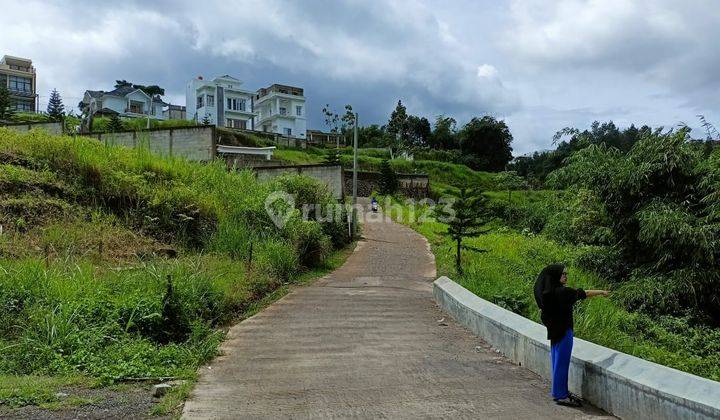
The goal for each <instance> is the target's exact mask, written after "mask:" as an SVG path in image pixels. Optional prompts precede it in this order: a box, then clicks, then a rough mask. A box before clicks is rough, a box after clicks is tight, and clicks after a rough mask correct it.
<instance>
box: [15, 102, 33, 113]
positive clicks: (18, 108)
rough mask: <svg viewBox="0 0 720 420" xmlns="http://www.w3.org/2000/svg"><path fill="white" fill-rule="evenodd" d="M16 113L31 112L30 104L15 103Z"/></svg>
mask: <svg viewBox="0 0 720 420" xmlns="http://www.w3.org/2000/svg"><path fill="white" fill-rule="evenodd" d="M15 110H16V111H32V104H31V103H30V102H23V101H17V102H15Z"/></svg>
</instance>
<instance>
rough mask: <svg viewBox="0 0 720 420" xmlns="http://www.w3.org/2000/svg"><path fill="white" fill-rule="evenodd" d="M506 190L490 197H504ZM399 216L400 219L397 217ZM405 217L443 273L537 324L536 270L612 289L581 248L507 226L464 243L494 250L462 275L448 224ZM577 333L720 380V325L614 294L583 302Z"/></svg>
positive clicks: (471, 256)
mask: <svg viewBox="0 0 720 420" xmlns="http://www.w3.org/2000/svg"><path fill="white" fill-rule="evenodd" d="M505 194H506V193H502V192H498V193H496V194H490V195H491V196H492V195H496V196H497V197H504V198H505V199H506V198H507V196H506V195H505ZM423 211H425V210H423ZM406 212H407V209H406ZM425 214H426V215H427V213H425ZM394 217H395V218H396V219H398V220H399V218H398V217H397V215H396V216H394ZM408 220H409V217H408V216H407V213H406V214H405V217H404V220H401V221H403V222H405V223H406V224H409V225H410V226H411V227H413V228H414V229H415V230H417V231H418V232H420V233H421V234H423V235H424V236H425V237H427V238H428V240H429V241H430V243H431V244H432V248H433V252H434V253H435V256H436V261H437V266H438V273H439V274H440V275H447V276H449V277H451V278H453V279H454V280H455V281H458V282H459V283H460V284H461V285H463V286H464V287H466V288H467V289H468V290H470V291H472V292H473V293H475V294H477V295H478V296H480V297H482V298H484V299H487V300H489V301H492V302H494V303H496V304H499V305H501V306H503V307H505V308H507V309H510V310H512V311H514V312H517V313H519V314H521V315H523V316H526V317H528V318H530V319H533V320H534V321H536V322H539V314H538V310H537V307H536V305H535V303H534V300H533V297H532V296H533V295H532V287H533V284H534V281H535V278H536V276H537V273H539V272H540V270H541V269H542V268H543V267H544V266H545V265H547V264H550V263H554V262H565V263H568V264H569V278H570V284H571V286H574V287H582V288H604V287H610V286H609V285H608V284H606V283H605V282H604V281H603V280H602V279H600V278H598V277H597V276H596V275H594V274H591V273H588V272H585V271H583V270H581V269H579V268H577V267H575V266H574V265H573V264H572V261H573V260H574V259H575V257H576V255H577V253H578V252H579V249H578V248H577V247H571V246H562V245H559V244H557V243H555V242H553V241H551V240H549V239H546V238H545V237H543V236H534V235H521V234H519V233H516V232H514V231H511V230H510V229H507V228H497V229H495V230H494V231H493V232H491V233H490V234H487V235H483V236H481V237H478V238H473V239H470V240H468V241H467V244H469V245H471V246H473V247H476V248H480V249H486V250H489V252H487V253H474V252H472V251H466V252H464V253H463V258H464V261H465V264H464V265H463V267H464V270H465V273H464V274H463V275H461V276H460V275H458V274H457V273H456V272H455V268H454V254H453V252H454V251H453V249H454V248H453V247H452V245H451V244H450V243H449V242H448V239H447V237H445V236H443V235H441V234H440V232H443V231H445V230H446V228H447V226H446V225H444V224H442V223H438V222H436V221H434V220H432V218H431V217H428V218H426V220H425V221H423V222H415V223H408ZM415 220H417V216H415ZM575 332H576V335H577V336H579V337H581V338H584V339H586V340H589V341H592V342H595V343H598V344H600V345H603V346H607V347H610V348H613V349H616V350H620V351H622V352H625V353H628V354H632V355H635V356H638V357H641V358H644V359H647V360H651V361H654V362H656V363H660V364H664V365H666V366H670V367H674V368H676V369H679V370H683V371H686V372H690V373H694V374H697V375H700V376H704V377H707V378H710V379H713V380H720V333H719V332H718V330H714V331H713V330H709V329H706V328H688V327H687V325H685V324H683V323H682V322H678V320H673V319H670V318H666V319H651V318H650V317H648V316H645V315H643V314H640V313H629V312H627V311H626V310H625V309H623V308H622V307H621V306H620V305H619V304H618V303H617V302H616V301H614V300H613V299H612V298H610V299H603V298H601V299H590V300H587V301H585V302H582V303H580V304H579V305H578V309H577V311H576V318H575Z"/></svg>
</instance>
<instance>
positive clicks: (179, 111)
mask: <svg viewBox="0 0 720 420" xmlns="http://www.w3.org/2000/svg"><path fill="white" fill-rule="evenodd" d="M163 115H164V116H165V119H168V120H184V119H186V117H187V115H186V113H185V107H184V106H182V105H173V104H169V105H168V107H167V109H166V110H164V111H163Z"/></svg>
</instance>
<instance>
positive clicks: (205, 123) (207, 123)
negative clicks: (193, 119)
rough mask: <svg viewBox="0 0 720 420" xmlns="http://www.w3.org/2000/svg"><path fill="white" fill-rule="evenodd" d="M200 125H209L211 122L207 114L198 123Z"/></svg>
mask: <svg viewBox="0 0 720 420" xmlns="http://www.w3.org/2000/svg"><path fill="white" fill-rule="evenodd" d="M200 123H201V124H202V125H210V124H211V123H212V121H210V116H209V115H208V114H205V116H204V117H203V119H202V121H201V122H200Z"/></svg>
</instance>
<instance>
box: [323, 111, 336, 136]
mask: <svg viewBox="0 0 720 420" xmlns="http://www.w3.org/2000/svg"><path fill="white" fill-rule="evenodd" d="M322 113H323V117H324V118H325V125H326V126H327V127H328V129H329V131H330V132H331V133H337V132H338V131H340V116H339V115H338V114H337V112H335V111H333V109H332V108H330V104H325V106H324V107H323V109H322Z"/></svg>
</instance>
